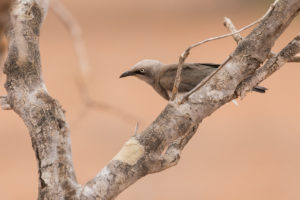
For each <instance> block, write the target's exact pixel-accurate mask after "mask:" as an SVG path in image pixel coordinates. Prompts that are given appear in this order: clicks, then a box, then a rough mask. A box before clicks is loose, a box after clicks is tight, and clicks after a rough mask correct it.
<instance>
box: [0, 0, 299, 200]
mask: <svg viewBox="0 0 300 200" xmlns="http://www.w3.org/2000/svg"><path fill="white" fill-rule="evenodd" d="M62 2H63V3H64V5H65V6H66V7H67V8H68V9H69V10H70V11H71V13H72V14H73V15H74V16H75V18H76V19H77V20H78V22H79V24H80V26H81V28H82V30H83V37H84V39H85V42H86V47H87V51H88V56H89V59H90V64H91V66H92V69H91V71H90V74H89V76H88V80H89V81H88V90H89V92H90V95H91V97H92V98H93V99H94V100H97V101H101V102H106V103H108V104H110V105H112V106H113V107H115V108H117V109H120V110H122V111H123V112H124V113H127V114H128V115H131V117H124V115H121V114H118V113H113V112H110V111H106V110H99V109H90V110H88V111H87V112H83V109H84V105H83V101H82V99H81V94H80V92H79V91H78V88H77V86H76V82H75V78H76V77H78V75H79V70H78V62H77V58H76V54H75V50H74V48H73V42H72V39H71V36H70V33H69V32H68V31H67V29H66V28H65V26H64V25H63V24H62V22H61V21H60V20H59V19H58V18H57V17H56V16H55V15H54V14H53V12H52V11H51V10H49V13H48V16H47V18H46V20H45V23H44V25H43V28H42V31H41V40H40V42H41V47H40V48H41V55H42V64H43V76H44V79H45V82H46V85H47V88H48V90H49V92H50V94H51V95H52V96H53V97H54V98H56V99H58V100H59V102H60V103H61V104H62V105H63V107H64V109H65V110H66V116H67V120H68V122H69V124H70V127H71V137H72V148H73V160H74V164H75V169H76V173H77V178H78V180H79V182H80V183H81V184H84V183H86V182H87V181H88V180H89V179H91V178H93V177H94V176H95V175H96V174H97V173H98V172H99V170H100V169H101V168H103V167H104V166H105V165H106V164H107V163H108V162H109V161H110V159H112V158H113V156H114V155H115V154H116V153H117V152H118V151H119V150H120V148H121V147H122V145H123V143H124V142H125V141H126V140H127V139H128V138H129V137H130V136H132V135H133V132H134V128H135V124H136V122H137V121H138V122H139V123H140V131H141V130H143V129H144V128H146V127H147V126H148V125H149V124H150V123H151V122H152V121H153V120H154V119H155V117H156V116H157V115H158V114H159V113H160V112H161V110H162V109H163V108H164V106H165V105H166V103H167V102H166V101H165V100H164V99H162V98H161V97H160V96H159V95H158V94H156V93H155V92H154V90H153V89H152V88H150V87H149V86H148V85H146V84H145V83H142V82H141V81H139V80H137V79H135V78H126V79H119V75H120V74H121V73H122V72H124V71H126V70H127V69H129V68H130V67H131V66H132V65H134V64H135V63H136V62H138V61H139V60H141V59H145V58H152V59H159V60H161V61H162V62H163V63H175V62H177V60H178V56H179V55H180V53H181V52H182V51H183V50H184V49H185V48H186V47H187V46H188V45H190V44H192V43H195V42H197V41H200V40H203V39H206V38H208V37H212V36H217V35H220V34H224V33H227V30H226V29H225V28H224V26H223V18H224V17H225V16H226V17H229V18H230V19H231V20H232V21H233V23H234V24H235V25H236V27H237V28H241V27H242V26H244V25H247V24H249V23H251V22H252V21H254V20H256V19H258V18H259V17H261V16H262V15H263V14H264V13H265V12H266V10H267V9H268V8H269V5H270V3H271V1H260V0H256V1H246V0H227V1H218V0H164V1H161V0H151V1H150V0H100V1H99V0H86V1H79V0H62ZM299 23H300V21H299V17H298V18H296V19H295V20H294V21H293V23H292V24H291V25H290V26H289V28H288V29H287V30H286V31H285V33H284V34H283V35H282V36H281V37H280V38H279V40H278V41H277V43H276V45H275V47H274V49H273V51H278V50H280V49H281V48H282V47H284V46H285V45H286V44H287V43H288V42H289V41H290V40H292V39H293V37H294V36H296V34H298V33H299ZM247 33H249V31H246V32H244V33H243V34H242V35H244V36H245V35H246V34H247ZM235 47H236V43H235V42H234V40H233V39H232V38H227V39H223V40H218V41H214V42H211V43H208V44H205V45H203V46H201V47H198V48H197V49H196V50H194V51H192V54H191V56H190V57H189V59H188V62H214V63H221V62H222V61H224V59H225V58H226V57H227V56H228V55H229V54H230V53H231V52H232V51H233V50H234V48H235ZM299 74H300V66H299V64H287V65H285V66H284V67H283V68H282V69H281V70H280V71H278V72H277V73H275V74H274V75H273V76H271V77H270V78H269V79H268V80H266V81H265V82H263V84H262V85H263V86H265V87H267V88H269V90H268V92H267V93H266V94H264V95H262V94H254V93H251V94H249V95H248V96H247V97H246V98H245V99H244V100H242V101H238V102H239V106H235V105H234V104H233V103H229V104H227V105H225V106H223V107H222V108H221V109H219V110H217V111H216V112H215V113H213V114H212V115H211V116H210V117H208V118H207V119H205V120H204V121H203V122H202V124H201V125H200V126H199V130H198V132H197V134H196V135H195V136H194V137H193V139H192V140H191V141H190V143H189V144H188V145H187V147H186V148H185V149H184V151H183V153H182V157H181V161H180V162H179V164H178V165H177V166H175V167H173V168H171V169H168V170H165V171H163V172H161V173H159V174H153V175H148V176H146V177H144V178H142V179H141V180H139V181H138V182H137V183H135V184H134V185H132V186H130V187H129V188H128V189H127V190H125V191H124V192H123V193H121V194H120V195H119V197H118V198H117V199H120V200H153V199H156V200H163V199H172V200H179V199H184V198H185V199H189V200H198V199H206V200H240V199H243V200H253V199H256V200H266V199H272V200H282V199H284V200H295V199H300V171H299V169H300V157H299V154H300V106H299V102H300V93H299V84H300V82H299ZM4 81H5V76H4V75H1V76H0V83H1V84H0V85H1V87H0V95H5V90H4V88H3V83H4ZM0 121H1V130H0V199H7V200H11V199H12V200H15V199H36V198H37V189H38V185H37V184H38V171H37V163H36V160H35V155H34V152H33V150H32V147H31V141H30V137H29V134H28V131H27V129H26V127H25V125H24V123H23V122H22V120H21V119H20V118H19V117H18V116H17V115H16V114H15V113H14V112H12V111H0Z"/></svg>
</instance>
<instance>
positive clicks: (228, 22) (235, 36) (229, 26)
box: [224, 17, 243, 43]
mask: <svg viewBox="0 0 300 200" xmlns="http://www.w3.org/2000/svg"><path fill="white" fill-rule="evenodd" d="M224 26H225V27H226V28H227V29H228V30H229V31H230V32H231V33H235V34H233V35H232V37H233V39H234V40H235V41H236V43H239V41H241V40H242V39H243V37H242V36H241V34H239V33H237V30H236V28H235V26H234V25H233V23H232V21H231V20H230V19H229V18H227V17H224Z"/></svg>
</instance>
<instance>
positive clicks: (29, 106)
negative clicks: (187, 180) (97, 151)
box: [3, 0, 300, 200]
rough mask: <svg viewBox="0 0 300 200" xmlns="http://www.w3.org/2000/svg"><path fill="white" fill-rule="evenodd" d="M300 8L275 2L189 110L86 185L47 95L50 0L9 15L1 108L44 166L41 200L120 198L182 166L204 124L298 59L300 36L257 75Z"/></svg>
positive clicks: (19, 6)
mask: <svg viewBox="0 0 300 200" xmlns="http://www.w3.org/2000/svg"><path fill="white" fill-rule="evenodd" d="M299 9H300V0H279V1H277V2H276V4H275V6H274V8H273V9H272V11H271V12H270V13H269V14H268V15H267V16H266V17H265V18H264V19H263V20H262V21H261V23H260V24H259V25H258V26H257V27H256V28H255V29H254V30H253V31H252V32H251V33H250V34H249V35H248V36H247V37H246V38H244V39H242V40H241V41H240V42H239V44H238V46H237V48H236V49H235V51H234V52H233V53H232V54H231V56H230V59H229V60H228V61H227V62H226V63H225V64H224V67H223V68H222V69H221V70H220V71H218V73H216V74H215V75H214V76H213V77H212V78H211V79H210V80H209V81H208V82H207V83H206V84H205V85H204V86H203V87H201V88H200V89H199V90H197V91H196V92H195V93H193V94H192V95H191V96H190V97H189V98H188V100H187V101H186V102H185V103H183V104H181V105H178V104H177V103H176V102H173V101H171V102H169V103H168V105H167V106H166V108H165V109H164V110H163V111H162V113H161V114H160V115H159V116H158V117H157V119H155V121H153V123H152V124H151V125H150V126H149V127H148V128H147V129H146V130H144V131H143V132H142V133H141V134H138V135H135V136H133V137H131V138H130V139H129V140H128V141H127V142H126V143H125V144H124V146H123V147H122V149H121V150H120V152H119V153H118V154H117V155H116V156H115V157H114V158H113V159H112V160H111V161H110V162H109V163H108V164H107V165H106V166H105V167H104V168H103V169H102V170H101V171H100V172H99V173H98V175H97V176H96V177H95V178H93V179H92V180H90V181H89V182H88V183H87V184H86V185H84V186H80V185H79V184H78V183H77V181H76V177H75V172H74V167H73V163H72V154H71V141H70V136H69V134H70V131H69V128H68V125H67V122H66V120H65V117H64V111H63V109H62V108H61V106H60V105H59V103H58V102H57V101H56V100H55V99H53V98H52V97H51V96H50V95H49V94H48V92H47V89H46V86H45V84H44V81H43V79H42V72H41V62H40V54H39V30H40V26H41V23H42V22H43V18H44V17H45V15H46V12H47V1H46V0H18V1H17V2H16V4H15V5H14V7H13V10H12V12H11V14H10V28H9V31H8V33H7V37H8V39H9V55H8V58H7V60H6V63H5V68H4V73H5V74H6V76H7V81H6V83H5V88H6V90H7V97H6V98H4V99H3V101H4V102H5V103H6V104H7V105H9V107H11V108H12V109H13V110H14V111H15V112H16V113H17V114H18V115H19V116H20V117H21V118H22V119H23V120H24V123H25V124H26V126H27V127H28V129H29V133H30V137H31V140H32V146H33V149H34V151H35V152H36V158H37V161H38V168H39V199H103V200H104V199H105V200H106V199H114V198H115V197H116V196H117V195H118V194H119V193H120V192H122V191H123V190H125V189H126V188H127V187H128V186H130V185H131V184H133V183H134V182H136V181H137V180H138V179H140V178H141V177H143V176H145V175H147V174H150V173H155V172H159V171H162V170H164V169H167V168H169V167H171V166H174V165H176V163H177V162H178V161H179V158H180V153H181V150H182V149H183V148H184V147H185V145H186V144H187V143H188V141H189V140H190V139H191V137H192V136H193V135H194V134H195V132H196V130H197V128H198V126H199V124H200V122H201V121H202V120H203V119H204V118H205V117H207V116H209V115H211V114H212V113H213V112H214V111H215V110H216V109H218V108H219V107H220V106H222V105H224V104H226V103H227V102H228V101H230V100H232V99H234V98H236V97H237V96H238V95H241V94H242V95H243V96H244V95H245V94H246V93H247V92H248V91H249V89H248V88H252V87H253V86H254V85H256V84H258V83H259V82H260V81H262V80H264V79H265V78H266V77H267V75H265V74H268V75H269V74H271V73H272V72H274V71H275V70H278V69H279V66H282V65H283V64H284V63H285V62H286V61H287V60H288V58H290V57H292V56H294V55H295V54H297V53H298V52H299V50H300V47H299V46H300V44H299V36H298V37H296V38H295V39H294V40H293V41H292V42H291V43H290V44H289V45H288V46H287V47H286V48H285V49H283V50H282V51H281V52H280V53H279V54H278V55H276V57H274V58H271V59H270V60H269V61H268V62H267V63H266V64H265V65H264V66H263V67H261V68H259V67H260V65H261V64H262V63H263V62H264V61H265V60H266V59H267V56H268V55H269V53H270V50H271V48H272V46H273V44H274V42H275V41H276V39H277V38H278V37H279V36H280V34H281V33H282V32H283V31H284V30H285V28H286V27H287V26H288V25H289V23H290V22H291V21H292V20H293V18H294V17H295V16H296V15H297V14H298V11H299ZM274 60H275V61H274ZM257 69H258V70H257ZM262 74H263V75H262Z"/></svg>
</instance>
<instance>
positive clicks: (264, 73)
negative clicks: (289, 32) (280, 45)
mask: <svg viewBox="0 0 300 200" xmlns="http://www.w3.org/2000/svg"><path fill="white" fill-rule="evenodd" d="M299 52H300V34H299V35H298V36H296V37H295V38H294V39H293V40H292V41H291V42H290V43H289V44H288V45H287V46H286V47H285V48H284V49H282V50H281V51H280V52H279V53H278V54H277V55H274V56H273V57H272V58H270V59H269V60H268V61H267V62H266V63H265V64H264V65H263V66H262V67H260V68H258V69H257V70H256V71H255V73H254V74H253V75H252V76H251V77H249V78H248V79H246V80H245V81H243V82H242V83H241V84H240V85H239V87H238V88H237V90H236V94H237V95H238V96H240V97H241V98H244V97H245V94H246V93H248V92H249V91H251V89H252V88H253V87H255V86H256V85H258V84H259V83H260V82H262V81H263V80H265V79H266V78H268V77H269V76H270V75H272V74H273V73H274V72H275V71H277V70H279V69H280V68H281V67H282V66H283V65H284V64H286V63H287V62H288V61H290V60H291V59H292V58H293V57H294V56H295V55H296V54H297V53H299Z"/></svg>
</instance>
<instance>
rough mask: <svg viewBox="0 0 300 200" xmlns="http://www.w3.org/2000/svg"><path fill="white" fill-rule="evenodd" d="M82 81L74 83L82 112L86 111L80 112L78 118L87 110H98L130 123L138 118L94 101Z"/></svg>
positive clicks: (104, 103)
mask: <svg viewBox="0 0 300 200" xmlns="http://www.w3.org/2000/svg"><path fill="white" fill-rule="evenodd" d="M82 81H85V80H83V79H81V78H79V79H77V81H76V84H77V88H78V91H79V93H80V97H81V99H82V101H83V105H84V107H83V110H86V111H83V112H82V114H81V115H80V118H82V117H83V115H84V114H86V113H87V109H98V110H101V111H106V112H108V113H111V114H113V115H115V116H117V117H118V118H121V119H122V120H124V121H126V122H132V121H135V120H136V119H137V118H138V117H137V116H134V115H132V114H129V113H128V112H126V111H124V110H123V109H121V108H116V107H115V106H112V105H110V104H108V103H106V102H101V101H98V100H94V99H93V98H92V97H91V96H90V94H89V91H88V88H87V84H86V83H84V82H82Z"/></svg>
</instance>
